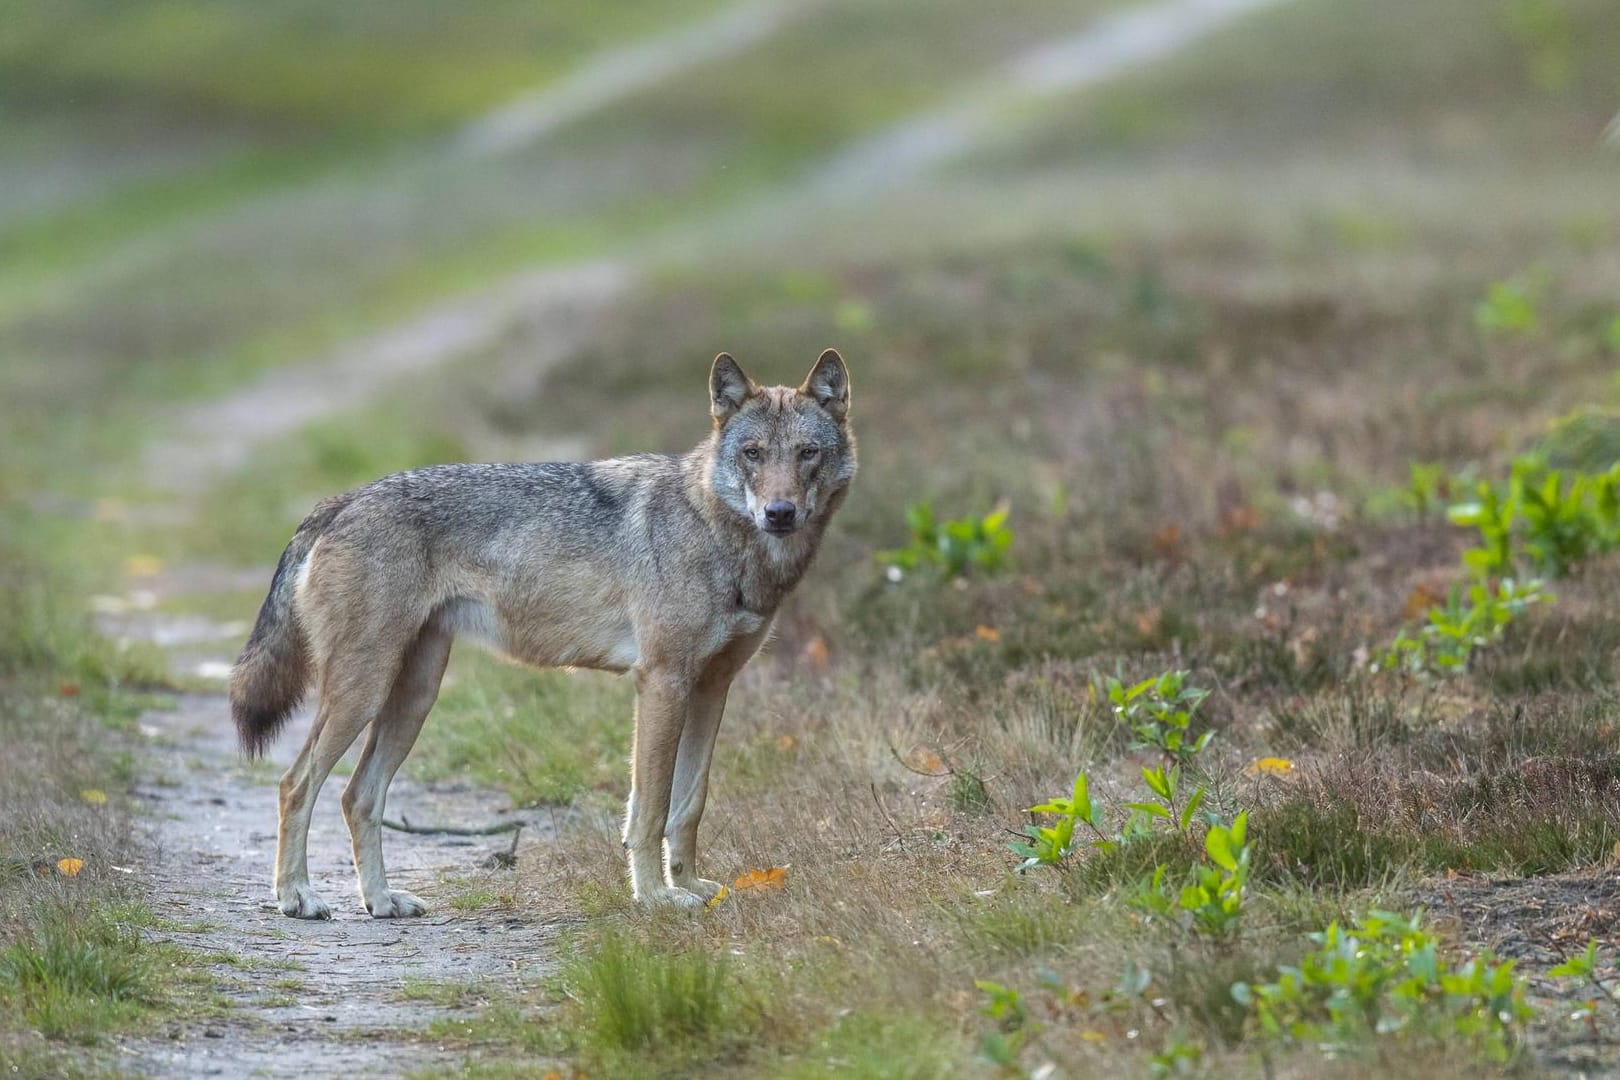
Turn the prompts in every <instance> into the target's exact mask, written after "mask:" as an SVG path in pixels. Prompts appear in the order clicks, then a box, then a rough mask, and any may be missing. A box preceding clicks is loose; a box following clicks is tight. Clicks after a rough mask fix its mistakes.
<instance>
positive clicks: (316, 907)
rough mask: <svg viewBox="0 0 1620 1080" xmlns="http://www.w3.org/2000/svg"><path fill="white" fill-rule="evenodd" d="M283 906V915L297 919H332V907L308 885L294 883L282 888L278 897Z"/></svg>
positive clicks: (278, 901)
mask: <svg viewBox="0 0 1620 1080" xmlns="http://www.w3.org/2000/svg"><path fill="white" fill-rule="evenodd" d="M276 901H277V903H279V904H280V906H281V913H282V914H283V915H290V916H292V917H293V918H295V919H330V918H331V917H332V909H331V907H329V906H328V905H327V903H326V901H325V900H322V899H321V898H320V897H319V896H317V895H316V893H315V890H314V889H312V888H310V887H309V886H308V885H307V884H306V885H294V886H292V887H291V888H288V889H285V890H282V891H281V892H280V893H279V894H278V895H277V897H276Z"/></svg>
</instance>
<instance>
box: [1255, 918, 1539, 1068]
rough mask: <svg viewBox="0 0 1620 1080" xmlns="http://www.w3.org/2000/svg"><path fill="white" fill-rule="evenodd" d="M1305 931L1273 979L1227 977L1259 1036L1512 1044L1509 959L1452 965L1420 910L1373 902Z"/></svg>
mask: <svg viewBox="0 0 1620 1080" xmlns="http://www.w3.org/2000/svg"><path fill="white" fill-rule="evenodd" d="M1310 938H1311V941H1313V942H1314V943H1315V944H1316V946H1317V947H1316V949H1315V951H1313V952H1311V953H1309V954H1307V955H1306V956H1305V957H1304V959H1302V960H1301V961H1300V962H1299V964H1298V966H1286V965H1284V966H1279V967H1278V969H1277V974H1278V977H1277V980H1276V981H1275V982H1269V983H1260V984H1256V985H1250V984H1248V983H1241V982H1240V983H1235V984H1234V985H1233V986H1232V996H1233V998H1235V999H1236V1000H1237V1001H1238V1003H1239V1004H1242V1005H1244V1006H1246V1007H1248V1008H1250V1009H1252V1010H1253V1017H1254V1023H1255V1024H1256V1026H1257V1027H1258V1029H1259V1031H1260V1032H1261V1034H1262V1035H1263V1036H1264V1037H1265V1038H1267V1039H1269V1040H1271V1041H1273V1042H1276V1043H1280V1044H1285V1045H1315V1046H1317V1047H1319V1048H1321V1049H1323V1050H1326V1051H1328V1052H1330V1053H1354V1052H1355V1051H1357V1050H1359V1049H1363V1048H1366V1047H1369V1046H1372V1045H1375V1044H1376V1043H1378V1042H1379V1041H1381V1040H1386V1039H1387V1040H1394V1041H1397V1042H1401V1043H1419V1042H1428V1043H1438V1044H1452V1043H1462V1044H1464V1045H1466V1046H1468V1047H1470V1048H1471V1049H1472V1050H1473V1052H1474V1053H1476V1054H1477V1055H1478V1056H1479V1057H1481V1058H1483V1059H1485V1060H1487V1061H1491V1062H1496V1063H1501V1062H1505V1061H1508V1060H1509V1059H1511V1058H1512V1057H1513V1055H1514V1053H1515V1052H1516V1050H1517V1047H1518V1040H1519V1036H1520V1033H1521V1031H1522V1029H1523V1027H1524V1024H1525V1022H1526V1021H1527V1020H1529V1018H1530V1017H1531V1015H1532V1013H1533V1010H1532V1009H1531V1008H1530V1006H1529V1005H1528V1004H1526V1002H1525V1000H1524V983H1523V981H1522V980H1520V979H1518V978H1516V977H1515V976H1514V974H1513V962H1512V961H1504V962H1502V963H1496V962H1495V960H1494V958H1493V957H1492V956H1491V954H1490V953H1488V952H1483V953H1480V954H1479V955H1477V956H1474V957H1472V958H1471V959H1469V960H1467V961H1466V962H1464V963H1462V964H1460V965H1456V966H1453V965H1452V964H1450V963H1448V962H1447V960H1446V959H1445V958H1444V957H1443V956H1441V954H1440V947H1439V942H1438V941H1437V940H1436V939H1435V937H1434V935H1433V934H1431V933H1430V932H1429V931H1428V930H1426V929H1425V928H1424V926H1423V922H1422V913H1421V912H1418V913H1414V914H1412V915H1399V914H1395V913H1391V912H1387V911H1373V912H1370V913H1369V914H1367V915H1366V916H1365V917H1363V918H1362V919H1360V920H1358V921H1357V923H1356V924H1355V925H1354V926H1353V927H1351V928H1350V929H1349V930H1346V929H1344V928H1343V927H1341V926H1340V925H1339V924H1338V923H1337V922H1335V923H1333V924H1331V925H1330V926H1328V928H1327V929H1326V930H1324V931H1322V932H1320V933H1316V934H1312V935H1311V936H1310Z"/></svg>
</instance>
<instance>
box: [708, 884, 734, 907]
mask: <svg viewBox="0 0 1620 1080" xmlns="http://www.w3.org/2000/svg"><path fill="white" fill-rule="evenodd" d="M730 895H731V890H730V889H728V888H726V887H725V886H724V885H722V886H720V891H719V892H717V893H715V894H714V895H713V896H711V897H709V898H708V899H707V900H705V901H704V902H703V906H704V907H706V908H708V909H709V910H710V911H713V910H714V909H715V908H717V907H719V906H720V902H721V901H722V900H724V899H725V898H726V897H728V896H730Z"/></svg>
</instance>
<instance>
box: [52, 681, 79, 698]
mask: <svg viewBox="0 0 1620 1080" xmlns="http://www.w3.org/2000/svg"><path fill="white" fill-rule="evenodd" d="M56 692H57V693H58V694H60V695H62V696H63V697H78V696H79V684H78V683H76V682H65V683H63V684H62V685H61V686H58V687H57V688H56Z"/></svg>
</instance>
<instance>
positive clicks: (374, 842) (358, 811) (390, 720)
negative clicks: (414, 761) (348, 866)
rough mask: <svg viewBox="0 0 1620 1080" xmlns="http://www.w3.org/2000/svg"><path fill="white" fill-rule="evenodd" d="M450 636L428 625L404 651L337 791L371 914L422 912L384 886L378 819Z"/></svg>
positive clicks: (429, 701)
mask: <svg viewBox="0 0 1620 1080" xmlns="http://www.w3.org/2000/svg"><path fill="white" fill-rule="evenodd" d="M450 641H451V634H450V632H449V631H448V630H443V629H440V628H438V627H436V626H434V625H432V624H431V623H430V624H429V625H428V626H426V627H424V628H423V630H422V632H421V634H419V635H418V636H417V639H416V640H415V641H414V642H412V643H411V646H410V648H409V649H407V650H406V651H405V661H404V663H403V664H402V665H401V667H400V670H399V675H398V676H397V677H396V678H395V679H394V685H393V688H392V690H390V691H389V694H388V701H387V703H386V704H384V705H383V708H382V712H380V713H379V714H378V715H377V719H376V720H375V721H374V722H373V723H372V725H371V732H370V734H368V735H367V736H366V745H365V748H364V749H362V750H361V751H360V761H359V764H357V765H356V766H355V770H354V776H352V777H351V778H350V779H349V784H348V786H347V787H345V788H344V789H343V817H344V819H345V820H346V821H348V823H349V836H350V838H351V839H352V840H353V842H354V868H355V872H356V873H357V874H358V875H359V878H360V899H361V900H362V901H363V902H364V903H365V905H366V910H367V911H369V912H371V915H372V917H373V918H377V919H390V918H400V917H404V916H410V915H425V914H426V913H427V905H426V904H424V903H423V902H422V901H421V900H419V899H417V898H416V897H415V896H412V895H411V894H410V893H408V892H405V891H403V890H399V889H390V888H389V887H388V871H387V869H386V867H385V866H384V865H383V854H382V819H383V807H384V805H385V804H386V802H387V800H388V785H389V784H390V783H391V782H392V781H393V779H394V773H396V772H398V771H399V767H400V765H401V764H402V763H403V762H404V761H405V756H406V755H407V754H409V753H410V752H411V747H412V746H413V745H414V744H415V743H416V736H417V735H418V734H419V733H420V732H421V730H422V723H423V721H425V720H426V719H427V715H428V712H429V711H430V710H432V708H433V702H434V701H435V700H437V699H438V696H439V683H440V681H441V680H442V679H443V678H444V666H445V663H446V662H447V661H448V660H449V659H450Z"/></svg>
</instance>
